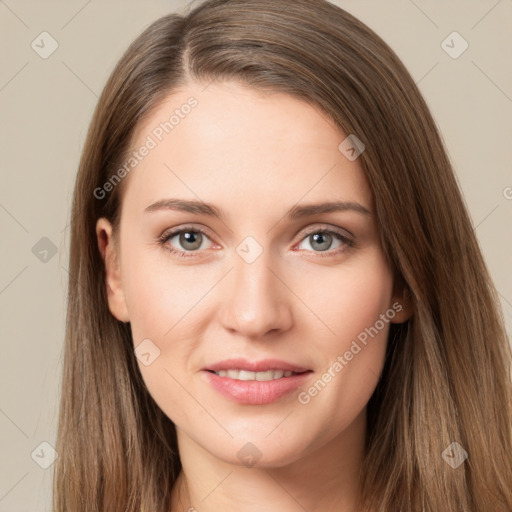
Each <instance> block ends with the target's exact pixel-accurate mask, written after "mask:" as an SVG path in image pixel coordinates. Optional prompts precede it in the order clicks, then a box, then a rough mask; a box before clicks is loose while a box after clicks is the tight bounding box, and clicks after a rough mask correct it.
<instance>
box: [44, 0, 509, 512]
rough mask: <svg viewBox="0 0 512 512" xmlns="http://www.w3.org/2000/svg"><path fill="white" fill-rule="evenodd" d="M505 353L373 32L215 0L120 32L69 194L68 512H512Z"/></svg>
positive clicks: (444, 192)
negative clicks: (124, 44)
mask: <svg viewBox="0 0 512 512" xmlns="http://www.w3.org/2000/svg"><path fill="white" fill-rule="evenodd" d="M189 244H192V245H191V246H190V245H189ZM510 364H511V355H510V346H509V344H508V340H507V337H506V334H505V330H504V326H503V320H502V317H501V314H500V309H499V302H498V299H497V295H496V291H495V289H494V287H493V285H492V283H491V281H490V278H489V275H488V272H487V270H486V267H485V265H484V262H483V259H482V255H481V253H480V250H479V248H478V244H477V240H476V238H475V234H474V232H473V229H472V226H471V222H470V220H469V216H468V214H467V211H466V209H465V206H464V203H463V199H462V197H461V194H460V191H459V189H458V187H457V184H456V180H455V177H454V173H453V170H452V168H451V165H450V163H449V160H448V157H447V155H446V152H445V149H444V147H443V144H442V141H441V138H440V136H439V134H438V132H437V129H436V126H435V123H434V121H433V119H432V116H431V114H430V113H429V110H428V108H427V106H426V104H425V102H424V100H423V98H422V97H421V95H420V93H419V91H418V89H417V87H416V86H415V84H414V81H413V80H412V78H411V77H410V75H409V73H408V72H407V71H406V69H405V68H404V66H403V64H402V63H401V62H400V60H399V59H398V57H397V56H396V55H395V53H394V52H393V51H392V50H391V49H390V48H389V47H388V46H387V45H386V44H385V43H384V42H383V41H382V40H381V39H380V38H379V37H378V36H377V35H376V34H375V33H374V32H373V31H371V30H370V29H369V28H368V27H366V26H365V25H364V24H362V23H361V22H360V21H358V20H357V19H355V18H354V17H353V16H351V15H350V14H348V13H347V12H345V11H344V10H342V9H340V8H338V7H336V6H334V5H331V4H329V3H327V2H324V1H318V0H293V1H291V0H283V1H280V2H274V1H271V0H249V1H243V2H242V1H239V0H229V1H228V0H209V1H206V2H204V3H202V4H201V5H199V6H198V7H196V8H195V9H194V10H193V11H192V12H190V13H189V14H188V15H187V16H184V17H182V16H178V15H169V16H166V17H164V18H161V19H159V20H157V21H156V22H155V23H153V24H152V25H151V26H150V27H149V28H148V29H147V30H146V31H144V33H143V34H142V35H141V36H139V37H138V38H137V39H136V41H134V43H133V44H132V45H131V46H130V48H129V49H128V50H127V52H126V53H125V55H124V56H123V57H122V58H121V60H120V62H119V63H118V65H117V67H116V68H115V70H114V71H113V73H112V75H111V77H110V79H109V80H108V83H107V84H106V86H105V89H104V91H103V93H102V95H101V98H100V100H99V103H98V106H97V108H96V111H95V114H94V118H93V120H92V123H91V127H90V130H89V134H88V137H87V141H86V143H85V147H84V150H83V155H82V159H81V163H80V169H79V173H78V176H77V181H76V186H75V194H74V202H73V211H72V219H71V258H70V281H69V305H68V318H67V332H66V350H65V361H64V375H63V390H64V391H63V394H62V400H61V412H60V419H59V432H58V440H57V441H58V442H57V451H58V453H59V458H58V459H57V462H56V470H55V471H56V472H55V485H54V499H55V510H56V511H64V510H73V511H90V510H105V511H106V510H108V511H109V512H110V511H128V510H130V511H131V510H133V511H136V510H137V511H138V510H143V511H148V512H149V511H151V512H152V511H169V510H171V511H172V512H177V511H185V510H201V511H216V510H234V509H236V510H244V511H250V510H277V509H279V510H281V511H282V510H290V511H291V510H309V511H314V510H336V511H342V512H346V511H355V510H358V511H359V510H367V511H379V512H381V511H382V512H384V511H386V512H391V511H392V512H397V511H404V512H405V511H431V510H432V511H434V510H435V511H438V510H447V511H455V510H457V511H464V512H477V511H478V512H480V511H484V510H493V511H510V510H512V439H511V418H512V413H511V404H510V396H511V393H510V391H511V383H510V373H509V371H510Z"/></svg>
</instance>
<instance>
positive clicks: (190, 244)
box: [159, 227, 209, 258]
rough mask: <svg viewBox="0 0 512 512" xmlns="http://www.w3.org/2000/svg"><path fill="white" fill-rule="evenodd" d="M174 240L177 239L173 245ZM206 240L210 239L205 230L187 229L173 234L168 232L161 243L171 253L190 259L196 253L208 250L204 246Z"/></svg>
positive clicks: (162, 237)
mask: <svg viewBox="0 0 512 512" xmlns="http://www.w3.org/2000/svg"><path fill="white" fill-rule="evenodd" d="M173 239H175V241H174V243H172V241H173ZM206 240H209V237H208V236H207V234H206V233H205V232H204V231H203V230H201V229H198V228H190V227H185V228H181V229H178V230H175V231H171V232H169V231H166V232H165V233H164V234H163V235H162V236H161V237H160V239H159V242H160V244H161V245H162V246H164V247H165V248H166V249H167V250H168V251H170V252H171V253H173V254H176V255H178V256H180V257H183V258H188V257H191V256H195V254H194V253H195V252H198V251H199V250H202V249H206V248H207V247H205V246H204V242H205V241H206ZM187 252H188V253H192V254H187Z"/></svg>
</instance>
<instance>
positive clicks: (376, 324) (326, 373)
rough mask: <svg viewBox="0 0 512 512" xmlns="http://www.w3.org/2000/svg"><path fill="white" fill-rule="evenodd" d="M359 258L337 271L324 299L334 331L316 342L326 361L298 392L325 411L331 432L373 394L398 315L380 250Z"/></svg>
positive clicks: (303, 401) (301, 399) (307, 402)
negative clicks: (313, 377)
mask: <svg viewBox="0 0 512 512" xmlns="http://www.w3.org/2000/svg"><path fill="white" fill-rule="evenodd" d="M367 256H368V255H367ZM360 263H361V264H360V265H354V266H353V267H351V268H348V267H347V268H344V269H343V270H341V271H340V272H339V273H334V274H333V276H332V277H333V278H332V279H331V280H330V285H329V288H328V290H329V291H328V296H327V297H325V296H324V297H323V298H322V299H321V304H322V305H323V306H324V309H323V310H322V312H323V314H322V319H323V320H324V321H325V323H326V324H327V325H328V326H329V327H330V328H331V329H332V331H334V333H335V334H332V333H331V336H330V337H329V336H326V337H324V338H323V341H322V340H318V341H317V342H316V348H317V350H318V351H319V352H322V353H323V354H325V356H326V357H325V359H324V365H323V367H322V370H321V371H319V373H318V375H317V377H318V378H317V380H316V381H315V382H313V383H312V385H311V386H309V387H308V388H305V389H304V390H303V392H302V395H300V396H299V402H300V403H301V404H303V405H304V407H305V408H306V410H307V409H308V408H310V407H311V408H315V410H321V411H322V420H323V421H328V422H329V424H331V425H332V428H333V432H334V431H335V430H337V429H339V428H340V425H345V426H346V424H347V423H349V422H350V421H351V420H353V419H354V418H355V417H356V416H357V415H358V414H359V412H361V411H362V409H363V408H364V407H365V406H366V404H367V402H368V400H369V399H370V397H371V395H372V393H373V391H374V389H375V386H376V385H377V382H378V378H379V376H380V373H381V371H382V368H383V365H384V361H385V353H386V345H387V337H388V333H389V326H390V319H391V318H392V317H393V316H394V311H393V310H392V308H391V298H392V289H393V287H392V284H393V281H392V276H391V273H390V270H389V267H388V266H387V265H386V263H385V261H384V259H383V256H382V254H381V253H380V251H376V252H375V254H373V255H372V257H367V258H365V261H364V262H363V261H361V262H360ZM318 305H320V303H319V304H318ZM386 312H388V313H387V314H386Z"/></svg>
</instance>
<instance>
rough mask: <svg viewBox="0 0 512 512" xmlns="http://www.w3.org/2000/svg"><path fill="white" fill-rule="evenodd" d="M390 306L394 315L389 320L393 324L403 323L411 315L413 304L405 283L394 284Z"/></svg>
mask: <svg viewBox="0 0 512 512" xmlns="http://www.w3.org/2000/svg"><path fill="white" fill-rule="evenodd" d="M391 308H392V309H393V311H395V316H394V317H393V318H392V319H391V320H390V321H391V323H393V324H403V323H404V322H407V320H409V318H411V317H412V315H413V313H414V304H413V302H412V297H411V294H410V291H409V288H408V287H407V285H405V284H401V285H399V286H395V289H394V291H393V297H392V299H391Z"/></svg>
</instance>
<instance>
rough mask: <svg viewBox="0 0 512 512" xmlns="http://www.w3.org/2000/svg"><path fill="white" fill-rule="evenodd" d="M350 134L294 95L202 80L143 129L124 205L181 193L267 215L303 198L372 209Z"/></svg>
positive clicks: (174, 95) (170, 101)
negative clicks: (344, 148) (346, 149)
mask: <svg viewBox="0 0 512 512" xmlns="http://www.w3.org/2000/svg"><path fill="white" fill-rule="evenodd" d="M346 137H347V134H344V133H343V132H342V131H341V130H340V129H339V128H338V127H336V126H335V125H334V123H332V121H331V120H330V119H329V118H328V117H327V116H326V115H325V114H324V113H323V112H322V111H321V110H320V108H319V107H316V106H313V105H310V104H308V103H306V102H304V101H301V100H299V99H297V98H295V97H293V96H290V95H287V94H283V93H262V92H260V91H256V90H255V89H253V88H250V87H247V86H244V85H241V84H238V83H234V82H222V83H215V84H210V85H208V86H206V85H205V84H198V83H193V84H191V85H189V86H187V87H186V88H183V89H180V90H178V91H176V92H174V93H172V94H171V95H169V96H168V97H167V98H166V99H165V100H164V101H163V102H162V103H161V104H160V105H159V106H158V107H157V108H156V109H155V110H154V111H153V112H152V113H151V115H150V116H149V117H148V118H147V119H145V120H144V122H143V123H141V124H140V126H138V128H137V131H136V133H135V136H134V139H133V143H132V151H134V152H138V155H137V157H136V165H134V166H133V168H132V169H131V170H130V172H129V173H128V176H127V177H126V178H125V179H126V180H127V182H125V183H124V186H125V187H126V190H125V194H124V199H123V203H125V202H126V203H129V204H130V205H131V206H132V207H135V208H137V209H138V210H140V211H142V210H143V209H144V208H145V207H146V206H147V205H148V204H150V203H151V202H154V201H156V200H159V199H162V198H164V197H166V196H173V197H183V198H190V199H200V200H204V201H208V202H213V203H217V202H220V203H224V204H228V203H229V204H230V205H232V206H233V208H242V209H244V210H245V211H248V210H254V211H255V212H256V211H257V210H260V214H261V213H262V209H268V208H274V207H276V206H277V205H278V204H282V206H283V208H284V207H289V206H291V205H293V204H295V203H297V202H299V201H301V200H302V199H303V200H304V201H316V200H338V199H342V200H358V201H360V202H362V203H364V204H366V205H367V206H368V207H370V204H371V192H370V190H369V186H368V184H367V181H366V178H365V176H364V173H363V171H362V168H361V165H360V162H359V160H354V161H351V160H349V159H347V158H346V156H345V155H344V154H343V153H342V152H340V150H339V145H340V144H341V143H342V142H343V141H344V139H345V138H346ZM144 147H146V148H148V149H146V150H144V149H143V148H144ZM142 153H144V156H141V154H142ZM123 209H124V205H123Z"/></svg>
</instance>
